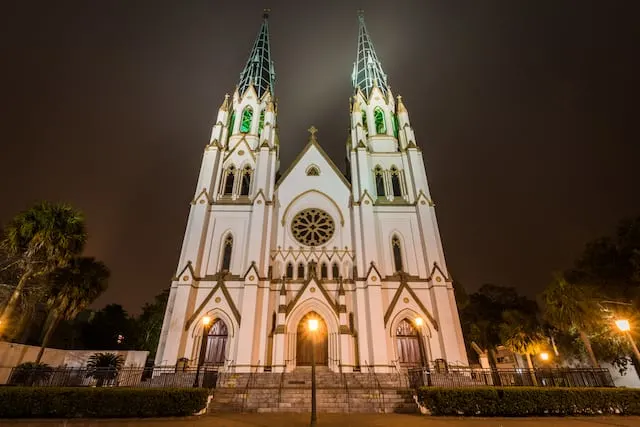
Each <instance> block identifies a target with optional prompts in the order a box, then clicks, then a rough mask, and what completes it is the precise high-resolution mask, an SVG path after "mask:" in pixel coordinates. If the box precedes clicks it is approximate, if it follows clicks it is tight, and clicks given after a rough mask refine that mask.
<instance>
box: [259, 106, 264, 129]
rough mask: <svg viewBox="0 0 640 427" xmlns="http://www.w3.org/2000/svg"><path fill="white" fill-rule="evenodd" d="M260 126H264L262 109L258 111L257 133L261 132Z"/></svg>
mask: <svg viewBox="0 0 640 427" xmlns="http://www.w3.org/2000/svg"><path fill="white" fill-rule="evenodd" d="M262 128H264V110H263V111H261V112H260V121H259V122H258V135H259V134H260V133H262Z"/></svg>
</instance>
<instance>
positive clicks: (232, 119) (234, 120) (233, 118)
mask: <svg viewBox="0 0 640 427" xmlns="http://www.w3.org/2000/svg"><path fill="white" fill-rule="evenodd" d="M235 123H236V112H235V111H232V112H231V118H230V119H229V135H231V134H232V133H233V125H235Z"/></svg>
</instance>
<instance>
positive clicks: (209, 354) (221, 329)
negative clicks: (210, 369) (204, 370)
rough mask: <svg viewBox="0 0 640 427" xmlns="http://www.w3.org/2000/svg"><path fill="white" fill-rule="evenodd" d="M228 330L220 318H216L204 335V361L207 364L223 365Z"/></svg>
mask: <svg viewBox="0 0 640 427" xmlns="http://www.w3.org/2000/svg"><path fill="white" fill-rule="evenodd" d="M228 336H229V331H228V329H227V325H226V324H225V323H224V321H223V320H222V319H216V321H215V322H213V325H211V328H210V329H209V333H208V334H207V336H206V340H207V342H206V345H207V347H206V351H205V355H204V363H205V364H207V365H223V364H224V359H225V354H226V348H227V338H228Z"/></svg>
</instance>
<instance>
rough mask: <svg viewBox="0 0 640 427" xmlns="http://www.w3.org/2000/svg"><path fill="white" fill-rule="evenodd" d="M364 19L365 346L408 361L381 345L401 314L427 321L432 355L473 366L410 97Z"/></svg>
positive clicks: (359, 286) (355, 179)
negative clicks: (396, 90)
mask: <svg viewBox="0 0 640 427" xmlns="http://www.w3.org/2000/svg"><path fill="white" fill-rule="evenodd" d="M358 22H359V31H358V51H357V57H356V62H355V64H354V66H353V72H352V83H353V90H354V93H353V96H352V98H351V135H350V138H349V140H348V142H347V159H348V160H349V167H350V176H351V192H352V197H353V222H354V224H356V225H355V226H354V237H355V242H354V250H355V253H356V268H357V270H358V273H359V276H360V278H359V279H358V281H357V282H356V291H355V294H356V296H357V302H358V304H357V305H358V306H367V307H368V312H369V318H367V317H366V316H362V315H360V314H359V316H358V319H359V328H360V330H361V331H362V330H367V329H368V330H369V331H370V333H369V334H368V336H365V337H363V338H362V339H361V343H360V346H361V348H364V349H368V350H369V354H368V357H369V360H374V361H384V360H388V359H390V358H395V356H397V357H398V358H399V359H400V360H401V359H402V357H404V356H402V355H400V354H395V356H394V353H395V352H394V351H393V350H394V349H393V348H391V349H389V348H384V346H381V345H379V344H380V343H379V338H378V336H379V334H380V331H382V330H385V331H388V332H390V334H391V336H392V337H393V336H396V335H397V334H401V333H402V325H403V324H402V323H401V320H404V319H405V318H406V320H407V321H410V320H412V319H420V320H419V321H418V322H420V323H421V325H413V326H414V327H415V328H416V329H418V332H420V333H421V334H425V335H427V336H429V337H430V339H429V340H427V345H426V346H425V348H426V350H424V351H426V352H427V353H429V355H428V359H429V360H431V361H433V360H436V359H444V360H447V361H449V362H452V363H458V364H462V365H466V364H467V363H468V362H467V356H466V351H465V347H464V341H463V337H462V330H461V327H460V320H459V316H458V311H457V307H456V302H455V297H454V293H453V283H452V280H451V278H450V275H449V274H448V271H447V267H446V263H445V259H444V252H443V249H442V242H441V240H440V233H439V231H438V224H437V221H436V215H435V204H434V202H433V199H432V198H431V194H430V192H429V186H428V183H427V176H426V171H425V165H424V161H423V157H422V150H421V149H420V148H419V146H418V145H417V143H416V137H415V134H414V132H413V129H412V127H411V123H410V121H409V114H408V112H407V109H406V107H405V105H404V103H403V101H402V97H401V96H398V97H397V98H394V96H393V93H392V92H391V87H390V86H389V82H388V79H387V75H386V74H385V72H384V71H383V69H382V64H381V62H380V60H379V59H378V56H377V55H376V51H375V49H374V46H373V43H372V41H371V38H370V36H369V33H368V31H367V27H366V25H365V21H364V15H363V13H362V12H359V14H358ZM376 278H381V279H382V280H381V281H375V280H372V279H376ZM403 310H404V314H403ZM394 319H395V320H394ZM399 321H400V323H398V322H399ZM423 322H424V323H423ZM389 329H390V331H389ZM365 341H369V342H365ZM392 347H395V346H394V345H392ZM365 352H366V350H365ZM376 364H377V362H376Z"/></svg>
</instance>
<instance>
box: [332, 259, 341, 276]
mask: <svg viewBox="0 0 640 427" xmlns="http://www.w3.org/2000/svg"><path fill="white" fill-rule="evenodd" d="M331 276H332V277H333V279H334V280H335V279H338V277H340V268H339V267H338V263H335V262H334V263H333V267H331Z"/></svg>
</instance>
